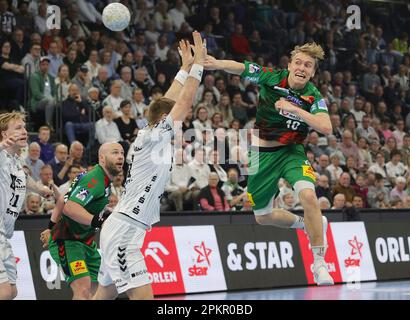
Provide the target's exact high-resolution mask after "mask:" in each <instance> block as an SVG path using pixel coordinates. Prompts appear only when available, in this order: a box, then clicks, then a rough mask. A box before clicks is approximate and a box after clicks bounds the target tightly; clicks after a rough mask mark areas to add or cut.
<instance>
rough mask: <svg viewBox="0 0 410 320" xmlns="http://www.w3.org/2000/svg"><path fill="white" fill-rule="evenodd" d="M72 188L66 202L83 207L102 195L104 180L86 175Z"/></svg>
mask: <svg viewBox="0 0 410 320" xmlns="http://www.w3.org/2000/svg"><path fill="white" fill-rule="evenodd" d="M72 188H73V190H72V191H71V194H70V196H69V197H68V200H71V201H73V202H75V203H78V204H79V205H81V206H83V207H85V206H86V205H88V204H89V203H90V202H91V201H92V200H93V199H96V198H99V197H101V195H102V194H103V193H104V180H103V179H100V178H98V177H97V176H94V175H87V176H85V177H83V178H82V179H81V180H80V181H78V183H77V185H75V186H72Z"/></svg>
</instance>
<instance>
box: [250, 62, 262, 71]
mask: <svg viewBox="0 0 410 320" xmlns="http://www.w3.org/2000/svg"><path fill="white" fill-rule="evenodd" d="M260 71H261V69H260V68H259V67H258V66H256V65H254V64H250V65H249V73H259V72H260Z"/></svg>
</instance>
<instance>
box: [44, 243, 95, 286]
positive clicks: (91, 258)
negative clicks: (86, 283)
mask: <svg viewBox="0 0 410 320" xmlns="http://www.w3.org/2000/svg"><path fill="white" fill-rule="evenodd" d="M49 249H50V254H51V256H52V258H53V259H54V261H55V262H56V263H57V264H58V265H60V266H61V268H62V269H63V271H64V274H65V277H66V282H67V283H68V284H70V283H71V282H73V281H74V280H76V279H80V278H82V277H91V281H92V282H97V278H98V271H99V269H100V264H101V256H100V253H99V252H98V250H97V243H96V242H95V241H93V242H92V243H91V245H90V246H87V245H86V244H85V243H83V242H81V241H76V240H56V241H53V240H52V237H50V240H49Z"/></svg>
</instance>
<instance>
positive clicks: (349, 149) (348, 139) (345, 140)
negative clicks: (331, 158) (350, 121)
mask: <svg viewBox="0 0 410 320" xmlns="http://www.w3.org/2000/svg"><path fill="white" fill-rule="evenodd" d="M337 147H338V149H339V150H340V151H341V152H342V153H343V155H344V156H345V157H348V156H353V158H354V159H355V161H356V163H358V164H359V166H360V165H361V163H360V162H359V156H358V153H359V150H358V148H357V145H356V143H354V142H353V135H352V132H351V131H350V130H344V131H343V137H342V142H340V143H339V144H338V146H337Z"/></svg>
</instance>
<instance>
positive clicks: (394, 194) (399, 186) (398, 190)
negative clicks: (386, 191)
mask: <svg viewBox="0 0 410 320" xmlns="http://www.w3.org/2000/svg"><path fill="white" fill-rule="evenodd" d="M406 184H407V182H406V179H405V178H404V177H397V178H396V185H395V187H394V188H393V189H392V190H391V191H390V198H391V199H394V198H399V199H400V200H401V201H403V202H405V200H406V196H407V191H406V190H404V189H405V188H406Z"/></svg>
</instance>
